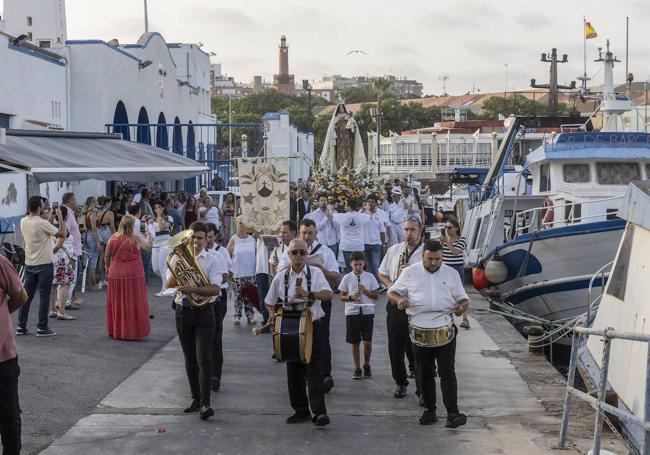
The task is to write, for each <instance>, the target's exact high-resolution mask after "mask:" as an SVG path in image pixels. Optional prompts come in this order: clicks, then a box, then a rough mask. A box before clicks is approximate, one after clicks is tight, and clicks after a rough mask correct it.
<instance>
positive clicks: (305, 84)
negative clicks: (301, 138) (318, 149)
mask: <svg viewBox="0 0 650 455" xmlns="http://www.w3.org/2000/svg"><path fill="white" fill-rule="evenodd" d="M302 89H303V90H307V133H311V89H312V87H311V84H310V83H309V80H308V79H303V80H302Z"/></svg>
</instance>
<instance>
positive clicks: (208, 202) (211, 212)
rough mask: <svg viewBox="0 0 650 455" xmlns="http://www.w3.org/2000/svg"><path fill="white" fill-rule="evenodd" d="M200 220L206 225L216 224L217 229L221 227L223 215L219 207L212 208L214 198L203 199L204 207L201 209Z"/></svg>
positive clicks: (206, 197)
mask: <svg viewBox="0 0 650 455" xmlns="http://www.w3.org/2000/svg"><path fill="white" fill-rule="evenodd" d="M199 218H200V220H201V221H203V222H204V223H212V224H214V225H215V226H217V229H219V227H221V213H220V211H219V208H218V207H213V206H212V198H211V197H210V196H205V197H204V198H203V206H202V207H201V208H200V209H199Z"/></svg>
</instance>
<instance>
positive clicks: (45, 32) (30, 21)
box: [4, 0, 67, 48]
mask: <svg viewBox="0 0 650 455" xmlns="http://www.w3.org/2000/svg"><path fill="white" fill-rule="evenodd" d="M4 32H5V33H8V34H9V35H12V36H15V37H18V36H20V35H26V36H27V41H28V42H29V43H31V44H33V45H35V46H39V47H43V48H50V47H63V45H64V44H65V40H66V39H67V27H66V21H65V0H5V1H4Z"/></svg>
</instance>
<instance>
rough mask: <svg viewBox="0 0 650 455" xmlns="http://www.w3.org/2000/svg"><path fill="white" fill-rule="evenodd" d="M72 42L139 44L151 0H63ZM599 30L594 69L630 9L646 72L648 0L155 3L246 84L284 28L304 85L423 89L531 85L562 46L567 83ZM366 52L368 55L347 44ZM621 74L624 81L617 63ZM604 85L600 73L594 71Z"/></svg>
mask: <svg viewBox="0 0 650 455" xmlns="http://www.w3.org/2000/svg"><path fill="white" fill-rule="evenodd" d="M66 8H67V15H68V39H89V38H96V39H103V40H109V39H111V38H118V39H119V41H120V43H127V42H135V41H136V40H137V39H138V37H139V36H140V34H141V33H142V32H143V31H144V19H143V17H144V13H143V0H111V1H107V2H106V1H102V2H100V1H97V0H67V1H66ZM583 15H586V16H587V20H588V21H591V23H592V25H593V26H594V27H595V28H596V30H597V32H598V37H597V38H596V39H592V40H588V41H587V56H588V64H587V73H588V75H595V73H597V72H598V71H600V69H601V65H599V64H596V63H593V62H592V61H593V59H594V58H595V57H596V52H597V51H596V48H597V47H598V46H603V47H604V46H605V39H606V38H610V39H611V41H612V47H613V49H614V51H615V53H616V54H617V55H618V57H619V58H620V59H621V60H623V59H624V57H625V17H626V16H629V17H630V72H632V73H634V75H635V78H636V80H643V79H648V78H650V44H648V43H647V42H644V40H646V36H647V34H646V33H644V32H645V30H646V29H647V25H648V24H649V23H650V2H648V1H647V0H638V1H636V0H619V1H617V2H614V1H612V0H608V1H604V0H589V1H582V0H581V1H575V0H563V1H559V0H547V1H535V2H533V1H531V0H523V1H522V0H519V1H512V0H508V1H503V0H501V1H499V2H494V1H492V2H483V1H477V0H456V1H452V0H436V1H426V2H425V1H423V0H400V1H394V0H390V1H388V0H362V1H356V2H351V1H349V0H331V1H312V0H301V1H298V0H292V1H290V0H275V1H272V2H270V1H266V0H240V1H222V0H183V1H178V0H174V1H172V0H149V24H150V25H149V27H150V30H152V31H158V32H160V33H161V34H162V35H163V36H164V37H165V39H166V40H167V41H168V42H179V41H182V42H195V43H196V42H202V43H203V44H204V47H203V49H204V50H206V51H213V52H216V53H217V57H215V58H214V59H213V60H214V61H215V62H220V63H222V69H223V72H224V73H227V74H228V75H231V76H235V78H236V79H237V80H238V81H243V82H249V81H251V80H252V76H253V75H256V74H261V75H262V76H263V77H264V78H265V79H272V77H273V74H274V73H276V72H277V65H278V62H277V61H278V57H277V53H278V43H279V40H280V35H282V34H284V35H286V36H287V41H288V44H289V69H290V72H291V73H292V74H294V75H295V78H296V81H300V80H301V79H311V80H320V78H321V77H322V76H324V75H329V74H342V75H349V76H352V75H380V74H394V75H396V76H408V77H409V78H415V79H417V80H419V81H421V82H423V83H424V92H425V93H426V94H437V95H439V94H441V93H442V82H441V81H440V79H441V76H442V75H444V74H446V75H448V76H449V78H448V81H447V92H449V93H450V94H461V93H466V92H468V91H471V90H472V87H473V86H474V87H475V88H476V89H478V90H480V91H481V92H488V91H502V90H504V88H505V86H506V66H505V64H506V63H507V65H508V66H507V69H508V70H507V73H508V88H509V89H519V90H521V89H525V88H527V87H528V86H529V81H530V79H531V78H536V79H537V80H538V82H548V65H547V64H543V63H541V62H540V61H539V59H540V53H541V52H546V51H549V52H550V49H551V48H552V47H557V48H558V52H559V53H560V54H562V53H567V54H568V55H569V63H567V64H563V65H560V70H559V79H560V82H564V81H567V82H568V81H570V80H572V79H574V78H575V77H576V76H578V75H580V74H582V60H583V57H582V56H583V50H582V17H583ZM356 49H358V50H363V51H364V52H366V53H367V55H363V54H360V53H355V54H352V55H349V56H348V55H346V54H347V53H348V52H349V51H351V50H356ZM615 71H616V80H617V81H622V80H624V72H625V66H624V63H621V64H619V65H618V66H617V67H616V69H615ZM595 83H598V84H600V83H602V73H599V74H598V75H597V76H596V78H595Z"/></svg>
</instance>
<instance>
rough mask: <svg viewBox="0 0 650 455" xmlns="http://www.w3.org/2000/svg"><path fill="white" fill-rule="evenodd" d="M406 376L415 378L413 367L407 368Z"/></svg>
mask: <svg viewBox="0 0 650 455" xmlns="http://www.w3.org/2000/svg"><path fill="white" fill-rule="evenodd" d="M408 377H409V378H411V379H413V378H415V370H414V369H412V368H411V369H409V376H408Z"/></svg>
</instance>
